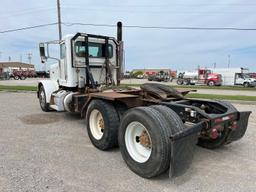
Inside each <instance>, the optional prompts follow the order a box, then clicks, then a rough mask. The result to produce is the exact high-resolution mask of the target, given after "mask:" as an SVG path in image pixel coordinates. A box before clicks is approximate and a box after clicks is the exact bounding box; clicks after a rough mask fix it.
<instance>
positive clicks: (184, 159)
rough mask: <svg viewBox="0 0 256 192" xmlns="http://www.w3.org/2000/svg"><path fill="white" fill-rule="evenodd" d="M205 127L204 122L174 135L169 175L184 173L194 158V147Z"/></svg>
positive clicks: (174, 175)
mask: <svg viewBox="0 0 256 192" xmlns="http://www.w3.org/2000/svg"><path fill="white" fill-rule="evenodd" d="M202 128H203V122H200V123H198V124H196V125H194V126H193V127H191V128H188V129H186V130H185V131H183V132H180V133H177V134H175V135H173V136H172V137H171V138H170V139H171V140H172V142H171V143H172V147H171V149H172V151H171V161H170V170H169V177H177V176H180V175H182V174H183V173H184V172H186V170H187V169H188V168H189V166H190V164H191V163H192V160H193V155H194V149H195V146H196V143H197V140H198V133H199V132H200V131H201V130H202Z"/></svg>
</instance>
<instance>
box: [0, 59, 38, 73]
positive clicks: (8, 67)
mask: <svg viewBox="0 0 256 192" xmlns="http://www.w3.org/2000/svg"><path fill="white" fill-rule="evenodd" d="M14 70H22V71H35V66H34V65H32V64H27V63H21V62H0V74H2V73H4V72H10V73H11V72H13V71H14Z"/></svg>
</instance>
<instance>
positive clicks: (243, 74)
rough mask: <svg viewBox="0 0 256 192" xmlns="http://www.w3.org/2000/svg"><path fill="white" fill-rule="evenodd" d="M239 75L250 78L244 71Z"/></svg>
mask: <svg viewBox="0 0 256 192" xmlns="http://www.w3.org/2000/svg"><path fill="white" fill-rule="evenodd" d="M241 76H242V77H243V78H245V79H249V78H250V76H249V74H245V73H242V74H241Z"/></svg>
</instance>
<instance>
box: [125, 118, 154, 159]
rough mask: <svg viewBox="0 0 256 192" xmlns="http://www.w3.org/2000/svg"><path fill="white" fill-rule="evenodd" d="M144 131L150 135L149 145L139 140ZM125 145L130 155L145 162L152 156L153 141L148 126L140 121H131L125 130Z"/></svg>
mask: <svg viewBox="0 0 256 192" xmlns="http://www.w3.org/2000/svg"><path fill="white" fill-rule="evenodd" d="M143 132H144V133H146V134H147V135H148V138H149V141H150V146H149V147H146V146H144V145H142V144H141V143H140V142H138V140H137V139H138V137H140V136H141V135H142V133H143ZM125 145H126V149H127V151H128V153H129V155H130V156H131V157H132V158H133V159H134V160H135V161H137V162H139V163H145V162H146V161H147V160H148V159H149V158H150V156H151V153H152V142H151V137H150V134H149V132H148V130H147V129H146V127H145V126H144V125H142V124H141V123H140V122H138V121H134V122H131V123H130V124H129V125H128V126H127V128H126V131H125Z"/></svg>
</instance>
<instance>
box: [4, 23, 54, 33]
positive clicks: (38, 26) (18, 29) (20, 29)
mask: <svg viewBox="0 0 256 192" xmlns="http://www.w3.org/2000/svg"><path fill="white" fill-rule="evenodd" d="M57 24H58V23H48V24H42V25H34V26H29V27H22V28H17V29H8V30H5V31H0V33H11V32H15V31H23V30H29V29H35V28H42V27H47V26H53V25H57Z"/></svg>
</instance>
